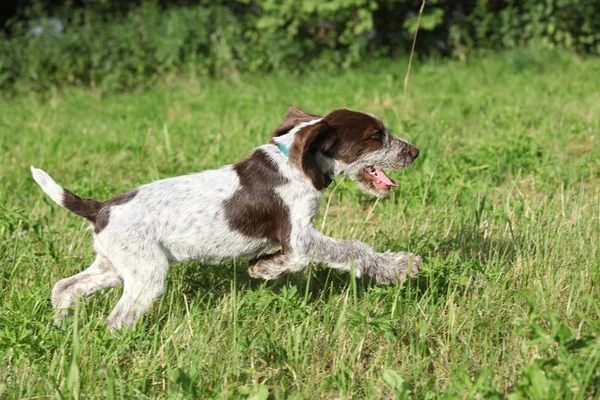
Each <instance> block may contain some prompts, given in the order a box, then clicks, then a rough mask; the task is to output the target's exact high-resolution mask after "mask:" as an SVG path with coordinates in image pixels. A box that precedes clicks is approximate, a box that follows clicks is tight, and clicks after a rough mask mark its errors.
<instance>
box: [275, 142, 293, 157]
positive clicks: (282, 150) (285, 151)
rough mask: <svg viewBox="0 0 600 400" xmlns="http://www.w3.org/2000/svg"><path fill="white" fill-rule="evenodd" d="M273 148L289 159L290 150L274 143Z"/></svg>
mask: <svg viewBox="0 0 600 400" xmlns="http://www.w3.org/2000/svg"><path fill="white" fill-rule="evenodd" d="M275 146H277V148H278V149H279V150H280V151H281V152H282V153H283V155H284V156H286V157H289V155H290V149H288V148H287V147H285V146H284V145H282V144H281V143H275Z"/></svg>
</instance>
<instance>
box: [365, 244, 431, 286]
mask: <svg viewBox="0 0 600 400" xmlns="http://www.w3.org/2000/svg"><path fill="white" fill-rule="evenodd" d="M380 255H381V261H380V264H379V266H378V268H377V270H376V271H374V274H373V275H374V277H375V279H376V280H377V283H380V284H384V285H389V284H392V283H401V282H403V281H405V280H406V278H407V277H411V278H414V277H416V276H417V275H418V274H419V271H420V270H421V266H422V264H423V259H422V258H421V256H419V255H416V254H413V253H394V252H391V251H387V252H385V253H381V254H380Z"/></svg>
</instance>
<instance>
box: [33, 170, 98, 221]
mask: <svg viewBox="0 0 600 400" xmlns="http://www.w3.org/2000/svg"><path fill="white" fill-rule="evenodd" d="M31 173H32V174H33V179H34V180H35V181H36V182H37V183H38V185H40V187H41V188H42V190H43V191H44V192H46V194H47V195H48V196H50V198H51V199H52V200H54V202H56V204H58V205H59V206H61V207H64V208H66V209H67V210H69V211H71V212H73V213H75V214H77V215H79V216H80V217H83V218H86V219H88V220H89V221H90V222H92V223H94V222H96V217H97V216H98V212H99V211H100V209H101V208H102V206H103V203H102V202H101V201H97V200H93V199H82V198H81V197H79V196H77V195H76V194H74V193H73V192H71V191H70V190H68V189H65V188H64V187H62V186H60V185H59V184H57V183H56V182H54V179H52V178H51V177H50V175H48V174H47V173H46V172H45V171H42V170H41V169H38V168H34V167H31Z"/></svg>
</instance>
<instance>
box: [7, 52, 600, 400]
mask: <svg viewBox="0 0 600 400" xmlns="http://www.w3.org/2000/svg"><path fill="white" fill-rule="evenodd" d="M405 70H406V64H403V63H396V64H394V63H391V62H390V63H384V64H372V65H370V66H368V65H367V66H365V67H364V68H363V69H362V70H359V71H355V72H352V73H347V74H344V75H335V76H333V75H329V74H328V73H326V72H323V73H320V74H317V75H314V76H309V77H304V78H290V77H286V76H242V77H240V78H239V79H237V80H235V81H232V82H225V81H211V80H194V79H190V80H179V81H173V82H170V83H169V82H166V83H164V85H162V86H161V87H157V88H155V89H152V90H149V91H146V92H142V93H131V94H123V95H115V96H110V97H102V96H101V95H100V94H99V93H94V92H87V91H75V90H74V91H66V92H60V93H55V94H53V95H50V96H48V97H47V98H45V99H43V100H41V99H40V98H37V97H33V96H32V97H19V98H16V99H12V100H3V101H0V109H1V111H2V112H1V113H0V149H1V153H0V154H1V157H0V274H1V275H0V277H1V279H0V289H1V291H0V304H1V308H0V398H1V397H7V398H27V397H30V398H43V397H60V398H63V397H64V398H71V397H75V398H77V397H79V398H105V397H110V398H116V397H123V398H146V397H149V398H155V397H165V398H193V397H199V398H206V397H215V398H240V397H241V398H245V397H248V398H253V399H265V398H266V397H267V396H269V397H270V398H285V397H290V398H291V397H293V396H295V397H294V398H296V399H300V398H305V399H312V398H382V397H384V398H390V397H392V398H393V397H396V396H397V397H400V398H405V397H407V396H408V397H413V398H438V397H442V398H446V397H453V396H454V397H461V398H471V397H475V398H485V399H488V398H494V397H497V398H504V397H505V396H514V397H515V398H536V399H542V398H557V397H568V398H597V397H598V396H600V246H599V244H600V242H599V231H600V219H599V213H600V192H599V189H598V188H599V187H600V133H599V132H600V95H599V94H600V80H598V76H597V72H598V70H600V60H598V59H590V60H580V59H576V58H571V57H569V56H564V55H544V54H541V55H540V54H535V53H528V52H518V53H510V54H505V55H499V56H493V57H488V58H485V59H482V60H479V61H474V62H471V63H469V64H461V63H443V64H441V63H437V64H436V63H433V62H432V63H429V64H423V65H420V66H417V67H415V68H414V69H413V74H412V76H411V79H410V86H409V90H408V101H407V107H406V114H405V115H404V116H402V115H401V103H402V98H401V97H402V81H403V79H404V72H405ZM289 103H294V104H297V105H299V106H301V107H304V108H305V109H307V110H308V111H310V112H314V113H325V112H327V111H328V110H331V109H334V108H339V107H349V108H353V109H360V110H364V111H369V112H372V113H376V114H378V115H380V116H381V117H383V119H384V120H385V121H386V124H387V125H388V126H389V128H390V129H391V130H392V131H394V132H396V133H398V134H399V135H401V136H403V137H405V138H406V139H408V140H410V141H411V142H413V143H415V144H416V145H417V146H418V147H419V148H420V149H421V156H420V157H419V159H418V160H417V162H416V163H415V164H414V166H412V167H411V168H410V169H408V170H406V171H404V172H400V173H396V174H392V176H393V177H394V178H396V180H397V181H398V182H399V183H400V184H401V188H400V189H398V190H395V191H394V192H393V193H392V194H391V196H390V197H389V198H387V199H385V200H382V201H376V200H375V199H374V198H371V197H369V196H366V195H363V194H360V193H359V192H358V190H357V188H356V186H355V185H354V184H353V183H352V182H350V181H348V180H347V179H346V180H344V179H337V182H336V185H335V187H334V188H333V189H329V190H328V192H327V195H326V197H325V199H324V201H323V204H322V213H321V216H320V217H319V218H318V220H317V221H316V224H317V226H319V227H321V226H322V230H323V231H324V232H325V233H326V234H329V235H332V236H335V237H340V238H356V239H360V240H362V241H364V242H366V243H369V244H371V245H373V246H374V247H375V248H376V249H378V250H381V251H384V250H387V249H392V250H397V251H413V252H418V253H419V254H421V255H423V257H424V259H425V262H424V269H423V271H422V274H421V275H420V277H419V278H417V279H414V280H412V281H410V282H408V283H407V284H405V285H402V286H387V287H380V286H377V285H374V284H373V283H372V282H369V281H368V280H362V279H361V280H356V281H355V280H353V279H352V278H351V277H350V276H349V275H347V274H338V273H334V272H332V271H331V270H329V269H327V268H324V267H323V266H317V265H315V266H312V267H311V268H310V269H309V270H307V271H305V273H302V274H297V275H291V276H286V277H285V278H284V279H281V280H279V281H276V282H269V283H263V282H259V281H254V280H250V279H249V277H248V275H247V272H246V269H247V266H248V261H247V260H243V259H241V260H234V261H227V262H222V263H215V264H200V265H199V264H195V263H184V264H179V265H176V266H174V267H173V268H172V269H171V272H170V274H169V279H168V286H167V290H166V291H165V294H164V295H163V296H162V298H161V299H160V301H158V302H157V304H155V306H154V307H153V308H152V310H151V312H149V313H148V314H147V315H146V316H145V318H144V319H143V320H142V321H141V322H140V323H139V324H138V325H137V327H136V329H135V330H124V331H120V332H117V333H116V334H115V335H114V336H111V335H110V334H109V333H108V332H107V330H106V328H105V326H104V321H105V318H106V317H107V316H108V314H109V313H110V311H111V309H112V307H113V306H114V305H115V303H116V301H117V299H118V298H119V295H120V291H121V290H120V289H111V290H108V291H105V292H102V293H99V294H97V295H94V296H93V297H91V298H89V299H86V300H84V301H81V302H79V303H78V312H77V313H76V317H74V318H72V319H70V320H69V321H67V323H66V326H65V327H64V328H63V329H58V328H55V327H53V326H52V323H51V319H52V315H53V311H52V308H51V306H50V302H49V296H50V291H51V289H52V285H53V284H54V283H55V282H56V281H58V280H59V279H61V278H64V277H67V276H69V275H72V274H75V273H77V272H79V271H81V270H82V269H83V268H84V267H86V266H87V265H89V264H90V263H91V261H92V257H93V254H92V249H91V237H92V235H91V232H90V231H89V230H87V224H86V223H85V222H84V221H83V220H82V219H81V218H78V217H76V216H74V215H73V214H70V213H69V212H67V211H66V210H64V209H61V208H59V207H58V206H56V205H55V204H54V203H52V202H51V200H49V199H48V198H47V196H46V195H44V194H43V192H42V191H41V190H40V189H39V187H37V185H36V184H35V183H34V181H33V179H31V177H30V174H29V165H35V166H38V167H42V168H44V169H45V170H47V171H48V172H49V173H50V174H51V175H52V176H53V177H54V178H55V179H57V181H58V182H59V183H62V184H63V185H65V186H66V187H68V188H70V189H72V190H73V191H74V192H76V193H78V194H79V195H83V196H89V197H93V198H96V199H106V198H109V197H111V196H113V195H115V194H118V193H121V192H123V191H125V190H127V189H129V188H131V187H134V186H136V185H139V184H142V183H145V182H148V181H150V180H154V179H159V178H164V177H168V176H173V175H180V174H185V173H189V172H192V171H198V170H202V169H206V168H212V167H217V166H221V165H223V164H226V163H233V162H235V161H237V160H240V159H241V158H242V157H244V155H246V154H247V153H248V151H249V150H250V149H252V148H253V147H255V146H258V145H260V144H262V143H265V142H266V141H267V140H268V138H269V133H270V131H271V130H272V129H273V128H274V127H275V126H277V125H278V123H279V122H280V119H281V118H282V116H283V114H284V113H285V105H286V104H289Z"/></svg>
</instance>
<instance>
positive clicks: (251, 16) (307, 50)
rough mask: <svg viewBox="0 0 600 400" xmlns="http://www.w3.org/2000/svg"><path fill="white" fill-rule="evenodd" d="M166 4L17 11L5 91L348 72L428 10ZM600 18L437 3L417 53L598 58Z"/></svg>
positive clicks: (271, 0) (544, 7)
mask: <svg viewBox="0 0 600 400" xmlns="http://www.w3.org/2000/svg"><path fill="white" fill-rule="evenodd" d="M55 3H57V4H55ZM166 3H167V2H154V1H150V2H144V1H139V2H138V1H135V2H134V1H124V2H121V1H117V0H103V1H87V0H84V1H76V2H72V1H68V2H66V3H63V2H60V3H58V2H53V1H45V2H41V3H39V2H38V3H33V6H30V7H29V8H25V6H24V5H22V6H21V7H20V8H19V7H17V8H16V10H14V15H12V16H11V17H10V18H8V16H6V15H5V16H4V20H5V23H4V33H0V89H3V90H5V91H7V90H8V91H14V89H15V88H16V89H18V88H21V87H24V88H26V89H28V90H29V89H34V90H36V91H47V90H48V89H51V88H54V87H60V86H65V85H69V86H90V87H91V88H93V89H95V90H98V91H101V92H107V91H115V90H123V89H127V88H131V87H141V88H144V87H148V86H150V85H152V84H154V83H155V82H156V81H157V80H161V79H162V80H164V79H169V78H170V77H171V76H173V75H178V74H182V73H183V74H186V75H191V76H196V75H212V76H217V77H219V76H236V75H237V73H238V72H245V71H250V72H252V71H281V70H287V71H293V72H306V71H308V70H322V69H328V70H342V69H346V68H348V67H350V66H356V65H360V64H363V63H364V62H365V60H367V59H373V58H377V57H389V56H397V55H402V54H406V53H407V52H408V51H409V49H410V45H411V43H412V38H413V36H412V34H413V33H414V31H415V29H416V25H417V12H418V10H419V7H420V2H419V1H411V0H385V1H380V2H376V1H364V0H350V1H347V0H345V1H340V0H336V1H327V2H323V1H320V0H305V1H282V0H265V1H260V2H253V1H249V0H242V1H190V2H188V1H185V2H168V3H169V4H166ZM18 4H21V3H18ZM23 4H25V3H23ZM597 15H600V2H597V1H596V2H592V1H587V0H549V1H546V2H543V3H541V2H536V1H521V2H517V1H509V2H507V3H505V2H499V1H485V0H484V1H478V2H476V3H473V2H472V1H464V0H463V1H456V2H447V3H446V2H441V1H432V2H431V3H429V4H428V5H427V7H426V8H425V10H424V12H423V17H422V20H421V25H420V33H419V44H418V48H417V50H418V52H419V54H421V55H429V54H434V53H440V54H444V55H453V56H456V57H459V58H461V59H465V58H466V57H467V56H468V55H469V54H470V52H472V51H474V50H475V49H488V48H512V47H518V46H523V45H526V44H528V43H537V44H540V45H543V46H544V47H550V48H554V47H560V48H568V49H573V50H576V51H578V52H581V53H589V54H598V53H599V52H600V45H599V43H600V18H597V17H596V16H597ZM57 23H58V24H59V25H62V27H60V26H59V27H57V26H56V24H57ZM40 30H41V31H42V33H41V34H40V33H39V31H40ZM36 31H37V32H38V34H35V33H34V32H36Z"/></svg>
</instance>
